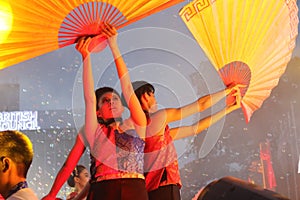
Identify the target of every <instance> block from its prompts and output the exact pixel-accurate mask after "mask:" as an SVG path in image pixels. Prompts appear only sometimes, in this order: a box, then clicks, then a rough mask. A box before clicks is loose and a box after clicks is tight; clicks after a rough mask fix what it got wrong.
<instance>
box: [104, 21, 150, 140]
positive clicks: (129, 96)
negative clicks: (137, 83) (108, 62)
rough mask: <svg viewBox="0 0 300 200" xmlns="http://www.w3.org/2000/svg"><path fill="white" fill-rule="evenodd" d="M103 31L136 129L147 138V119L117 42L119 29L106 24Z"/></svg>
mask: <svg viewBox="0 0 300 200" xmlns="http://www.w3.org/2000/svg"><path fill="white" fill-rule="evenodd" d="M103 33H104V34H106V36H107V37H108V45H109V46H110V49H111V52H112V55H113V57H114V60H115V64H116V69H117V72H118V76H119V79H120V84H121V88H122V93H123V95H124V98H125V100H126V103H127V105H128V108H129V111H130V115H131V118H132V120H133V122H134V124H135V128H136V131H137V133H138V134H139V136H140V137H141V138H145V128H146V125H147V119H146V116H145V113H144V111H143V110H142V107H141V105H140V102H139V100H138V98H137V97H136V95H135V93H134V90H133V87H132V84H131V80H130V76H129V73H128V69H127V66H126V64H125V62H124V60H123V57H122V55H121V53H120V50H119V47H118V44H117V31H116V29H115V28H114V27H112V26H110V25H108V24H106V25H105V27H104V28H103Z"/></svg>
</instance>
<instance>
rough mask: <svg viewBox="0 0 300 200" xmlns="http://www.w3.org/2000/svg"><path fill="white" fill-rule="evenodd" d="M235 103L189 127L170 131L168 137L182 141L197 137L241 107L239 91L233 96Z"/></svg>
mask: <svg viewBox="0 0 300 200" xmlns="http://www.w3.org/2000/svg"><path fill="white" fill-rule="evenodd" d="M234 96H235V98H236V101H235V102H234V103H233V104H232V105H228V106H226V107H225V108H224V109H223V110H221V111H219V112H217V113H216V114H213V115H211V116H208V117H206V118H204V119H201V120H199V121H198V122H196V123H194V124H193V125H191V126H182V127H176V128H172V129H170V135H171V137H172V138H173V139H174V140H178V139H182V138H185V137H188V136H192V135H197V134H199V133H201V132H202V131H203V130H205V129H207V128H208V127H210V126H211V125H213V124H214V123H216V122H217V121H219V120H220V119H222V118H223V117H224V116H225V115H227V114H229V113H231V112H232V111H234V110H237V109H239V108H240V107H241V95H240V91H237V92H236V93H235V94H234Z"/></svg>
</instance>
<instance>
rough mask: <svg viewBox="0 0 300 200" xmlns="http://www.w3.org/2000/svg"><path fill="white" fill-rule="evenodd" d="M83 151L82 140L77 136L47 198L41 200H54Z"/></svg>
mask: <svg viewBox="0 0 300 200" xmlns="http://www.w3.org/2000/svg"><path fill="white" fill-rule="evenodd" d="M84 151H85V146H84V142H83V140H82V138H81V137H80V135H79V134H78V135H77V137H76V141H75V143H74V145H73V147H72V149H71V151H70V153H69V155H68V157H67V159H66V161H65V163H64V165H63V166H62V168H61V169H60V170H59V172H58V173H57V175H56V178H55V181H54V183H53V185H52V188H51V190H50V192H49V193H48V195H47V196H45V197H44V198H42V200H54V199H55V198H56V195H57V193H58V192H59V190H60V189H61V187H62V186H63V184H64V183H65V182H66V181H67V180H68V178H69V176H70V174H71V173H72V171H73V170H74V169H75V167H76V165H77V163H78V161H79V159H80V157H81V156H82V154H83V153H84Z"/></svg>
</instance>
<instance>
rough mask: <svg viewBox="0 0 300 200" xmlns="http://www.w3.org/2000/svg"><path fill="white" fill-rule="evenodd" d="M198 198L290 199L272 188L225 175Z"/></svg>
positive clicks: (235, 199) (225, 199)
mask: <svg viewBox="0 0 300 200" xmlns="http://www.w3.org/2000/svg"><path fill="white" fill-rule="evenodd" d="M198 200H289V199H288V198H286V197H284V196H281V195H280V194H278V193H276V192H273V191H271V190H266V189H264V188H262V187H260V186H258V185H255V184H252V183H249V182H246V181H243V180H240V179H237V178H234V177H224V178H221V179H219V180H216V181H213V182H211V183H209V184H208V185H207V186H206V187H204V188H203V190H202V191H201V193H200V195H199V197H198Z"/></svg>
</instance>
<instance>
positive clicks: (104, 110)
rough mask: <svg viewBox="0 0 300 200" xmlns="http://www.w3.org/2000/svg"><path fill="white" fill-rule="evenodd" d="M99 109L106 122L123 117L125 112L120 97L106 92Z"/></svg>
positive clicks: (99, 103)
mask: <svg viewBox="0 0 300 200" xmlns="http://www.w3.org/2000/svg"><path fill="white" fill-rule="evenodd" d="M98 108H99V110H98V115H99V117H102V118H103V119H104V120H105V119H110V118H118V117H122V113H123V111H124V107H123V105H122V102H121V99H120V97H119V96H118V95H117V94H115V93H113V92H106V93H104V94H103V95H102V96H101V97H100V99H99V102H98Z"/></svg>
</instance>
